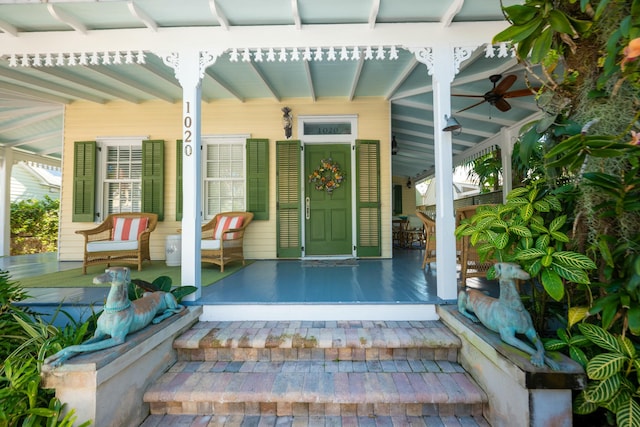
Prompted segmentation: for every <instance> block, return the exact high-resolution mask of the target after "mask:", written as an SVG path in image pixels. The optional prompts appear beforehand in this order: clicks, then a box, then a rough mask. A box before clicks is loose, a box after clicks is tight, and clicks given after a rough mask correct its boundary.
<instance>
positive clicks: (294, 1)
mask: <svg viewBox="0 0 640 427" xmlns="http://www.w3.org/2000/svg"><path fill="white" fill-rule="evenodd" d="M291 13H292V14H293V24H294V25H295V27H296V30H301V29H302V20H301V19H300V10H298V0H291Z"/></svg>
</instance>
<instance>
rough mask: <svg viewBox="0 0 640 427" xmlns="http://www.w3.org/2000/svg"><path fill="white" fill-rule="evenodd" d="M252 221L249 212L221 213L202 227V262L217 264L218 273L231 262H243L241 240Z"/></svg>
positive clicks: (251, 214)
mask: <svg viewBox="0 0 640 427" xmlns="http://www.w3.org/2000/svg"><path fill="white" fill-rule="evenodd" d="M252 220H253V213H251V212H221V213H219V214H217V215H216V216H214V217H213V219H212V220H211V221H209V222H208V223H206V224H204V225H203V226H202V240H201V243H200V250H201V253H202V262H208V263H212V264H217V265H219V266H220V272H223V271H224V266H225V265H226V264H228V263H230V262H232V261H242V265H244V264H245V261H244V250H243V238H244V232H245V230H246V229H247V226H248V225H249V223H251V221H252Z"/></svg>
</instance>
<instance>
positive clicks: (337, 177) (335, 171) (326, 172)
mask: <svg viewBox="0 0 640 427" xmlns="http://www.w3.org/2000/svg"><path fill="white" fill-rule="evenodd" d="M344 178H345V176H344V173H343V172H342V171H341V170H340V166H339V165H338V164H337V163H335V162H334V161H333V160H332V159H331V157H329V158H328V159H322V160H320V167H319V168H317V169H314V171H313V172H312V173H311V175H309V183H312V184H313V185H314V187H315V188H316V190H318V191H326V192H327V193H329V194H331V193H332V192H333V190H335V189H336V188H339V187H340V184H341V183H342V181H344Z"/></svg>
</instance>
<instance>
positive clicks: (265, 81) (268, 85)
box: [247, 61, 280, 102]
mask: <svg viewBox="0 0 640 427" xmlns="http://www.w3.org/2000/svg"><path fill="white" fill-rule="evenodd" d="M247 64H248V65H249V68H251V69H252V70H253V71H254V72H255V73H256V75H257V76H258V77H259V78H260V80H261V81H262V83H263V84H264V85H265V87H266V88H267V89H269V92H271V96H273V97H274V98H275V100H276V101H278V102H280V97H279V96H278V94H277V92H276V90H275V89H274V88H273V86H272V85H271V83H270V82H269V80H268V79H267V77H266V76H265V75H264V73H263V72H262V70H261V69H260V68H258V66H257V65H256V63H255V62H254V61H249V62H247Z"/></svg>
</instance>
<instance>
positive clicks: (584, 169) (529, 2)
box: [495, 0, 640, 426]
mask: <svg viewBox="0 0 640 427" xmlns="http://www.w3.org/2000/svg"><path fill="white" fill-rule="evenodd" d="M503 10H504V12H505V16H506V17H507V19H508V20H509V21H510V23H511V24H512V25H511V26H510V27H509V28H507V29H505V30H504V31H503V32H501V33H500V34H498V35H497V36H496V37H495V41H510V42H512V43H513V44H514V46H515V50H516V54H517V56H518V58H519V61H520V62H521V63H523V64H524V66H525V67H526V68H527V70H529V71H530V72H531V76H530V78H532V79H534V80H536V81H537V82H540V83H542V87H541V88H540V90H539V92H538V93H539V95H538V98H537V100H538V105H539V106H540V107H541V109H542V110H543V111H544V113H545V115H544V116H543V118H542V119H541V120H539V121H537V122H534V123H530V124H528V125H527V126H526V127H524V128H523V129H522V131H521V136H520V138H519V141H518V142H519V150H518V153H517V154H518V155H519V157H518V160H519V162H520V163H521V164H522V165H523V166H524V167H525V168H526V167H528V168H535V169H536V170H537V171H539V170H540V169H539V167H540V161H539V160H540V158H541V157H542V159H543V167H544V175H545V177H546V179H547V182H548V183H549V184H553V185H550V187H553V186H556V185H559V184H558V182H562V183H565V184H568V186H569V187H572V190H571V192H570V193H562V194H559V193H557V192H556V194H557V195H558V200H559V202H560V203H561V207H562V210H561V211H559V212H557V216H558V218H561V217H562V216H565V217H566V219H565V225H563V226H560V228H559V229H556V228H555V227H557V226H558V224H553V225H552V224H551V223H545V224H543V225H544V228H545V229H546V231H545V230H540V232H541V233H542V235H545V234H546V235H547V236H548V239H549V240H548V243H549V245H548V246H547V248H544V247H538V246H536V244H533V245H532V246H531V247H530V248H529V247H521V248H519V250H520V251H521V255H520V257H519V258H520V261H521V262H531V261H534V263H535V262H537V261H538V260H539V261H540V266H541V268H542V267H544V266H545V265H549V266H551V265H553V263H554V261H556V260H561V262H562V263H563V264H565V265H570V266H579V265H580V262H581V261H580V260H579V259H572V257H565V256H564V254H563V255H561V256H558V252H559V251H560V252H562V251H563V249H562V248H559V247H558V244H557V242H558V239H557V237H560V239H559V241H560V243H562V244H564V245H567V244H571V245H572V246H571V247H572V249H575V250H577V251H578V252H579V253H581V254H582V256H587V255H588V257H589V258H590V259H593V260H594V261H595V266H596V267H597V270H592V269H583V272H584V273H585V274H587V275H586V277H585V276H583V275H582V274H579V275H578V276H576V277H571V276H572V275H571V274H567V273H568V272H566V271H565V272H563V273H562V274H561V273H560V272H561V271H562V269H561V268H558V266H556V267H554V268H553V271H555V272H556V273H557V274H558V276H560V277H561V278H562V279H563V280H564V282H565V283H567V282H569V281H571V282H573V283H576V286H571V287H568V288H567V287H565V291H567V292H566V293H565V296H566V300H567V303H568V304H567V306H568V311H567V315H566V321H567V327H566V328H561V329H559V330H558V331H557V335H558V338H557V339H553V340H549V341H547V343H546V347H547V348H548V349H549V350H561V351H564V352H566V353H567V354H569V355H570V356H571V357H572V358H573V359H574V360H576V361H577V362H579V363H581V364H582V365H583V366H584V367H585V368H586V371H587V374H588V376H589V384H588V387H587V389H586V390H585V392H583V393H581V394H580V395H579V396H578V398H577V399H576V400H575V402H574V411H575V412H576V413H580V414H587V413H591V412H593V411H595V410H596V409H597V408H604V409H606V410H608V411H611V413H612V414H615V417H616V423H617V424H618V425H625V426H626V425H629V426H637V425H640V404H639V403H638V402H639V398H640V396H639V395H638V385H639V384H638V367H640V363H639V362H638V360H637V353H636V349H637V347H638V345H640V343H639V340H638V338H637V336H640V291H639V288H640V286H639V285H640V147H639V146H638V141H639V137H638V134H639V133H640V129H639V128H640V122H639V120H640V113H639V112H638V103H639V99H640V96H639V95H640V60H638V58H637V56H636V55H637V49H638V46H640V38H639V37H640V0H631V1H629V0H570V1H566V2H555V1H553V0H526V1H525V2H524V4H522V5H514V6H510V7H507V8H504V9H503ZM538 174H539V173H536V175H538ZM561 188H562V187H561ZM549 191H551V190H549ZM569 194H571V198H570V199H567V197H566V196H567V195H569ZM534 212H535V209H534ZM568 223H571V224H570V225H571V233H567V230H565V229H564V228H565V227H566V224H568ZM539 225H540V224H535V228H536V229H537V228H539V227H538V226H539ZM531 226H532V227H533V226H534V224H531ZM552 230H555V231H559V232H561V233H564V234H565V235H567V236H571V241H570V242H562V239H563V237H562V236H559V235H556V236H555V237H556V244H551V239H553V236H554V235H553V233H552ZM543 246H544V245H543ZM554 255H555V257H554ZM514 258H518V256H514ZM551 276H552V275H551V274H549V275H547V277H546V280H547V281H548V283H547V285H548V286H545V289H546V291H547V292H549V293H552V292H558V293H557V295H560V293H559V292H560V282H559V281H558V280H557V278H556V279H555V280H554V279H553V278H551ZM542 280H545V277H542ZM576 324H578V328H579V330H576V328H575V326H574V325H576Z"/></svg>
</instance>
